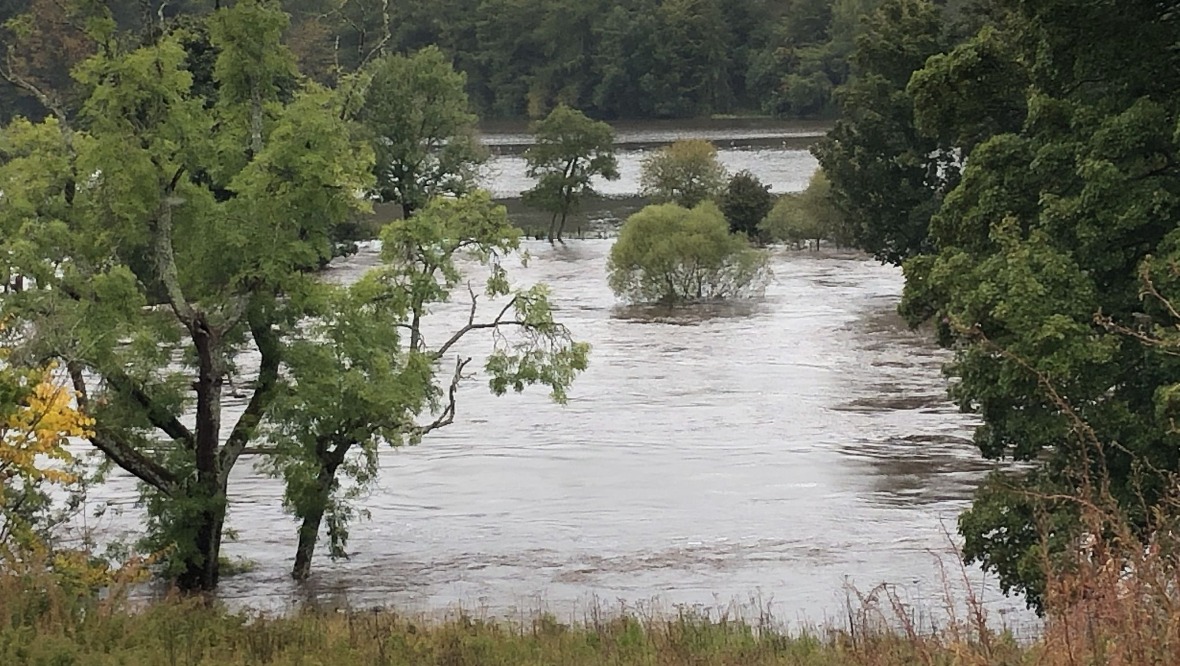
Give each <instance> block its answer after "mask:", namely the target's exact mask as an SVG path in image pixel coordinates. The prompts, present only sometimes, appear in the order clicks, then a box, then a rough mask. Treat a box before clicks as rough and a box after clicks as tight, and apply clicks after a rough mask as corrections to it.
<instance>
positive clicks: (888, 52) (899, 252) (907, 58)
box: [812, 0, 959, 265]
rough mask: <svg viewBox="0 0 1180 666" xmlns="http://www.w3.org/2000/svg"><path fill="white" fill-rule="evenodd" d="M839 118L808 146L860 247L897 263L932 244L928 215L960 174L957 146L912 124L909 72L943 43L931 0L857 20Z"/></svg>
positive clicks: (897, 0) (904, 0)
mask: <svg viewBox="0 0 1180 666" xmlns="http://www.w3.org/2000/svg"><path fill="white" fill-rule="evenodd" d="M856 44H857V46H856V51H855V52H854V53H853V55H852V64H853V78H852V80H851V81H850V82H849V83H848V84H847V85H846V86H844V87H843V88H842V89H841V90H840V91H839V98H840V103H841V108H842V111H843V114H842V117H841V119H840V120H839V121H838V122H837V123H836V125H835V127H833V128H832V130H831V131H830V132H829V133H828V135H827V136H826V137H825V138H824V139H823V140H822V141H820V142H819V143H818V144H816V146H815V147H814V148H813V149H812V152H813V153H815V156H816V157H817V158H818V159H819V162H820V165H821V166H822V167H823V170H824V172H825V173H826V174H827V177H828V178H829V179H830V181H831V184H832V192H833V196H834V197H835V200H836V203H837V205H838V206H839V207H840V208H841V209H842V210H843V211H844V213H845V214H846V215H847V218H848V221H849V224H850V228H851V230H852V236H853V239H854V241H855V243H856V245H857V246H858V247H860V248H861V249H863V250H865V251H867V252H870V253H872V254H873V256H875V257H877V258H878V259H880V260H881V261H886V262H889V263H892V264H898V265H900V264H901V262H903V261H904V260H905V259H907V258H909V257H912V256H914V255H917V254H921V253H925V252H929V251H930V250H931V249H933V245H932V242H931V240H930V238H929V233H928V229H929V225H930V216H931V215H933V214H934V212H935V211H936V210H937V209H938V206H939V203H940V201H941V199H942V196H943V195H944V194H945V192H946V191H947V190H948V189H949V188H950V187H953V185H954V184H955V182H956V180H957V177H958V170H959V161H958V156H959V154H958V153H957V152H956V151H954V150H952V149H951V148H949V147H947V146H945V145H944V144H942V143H940V142H939V141H938V139H937V137H931V136H929V135H927V134H923V133H922V132H920V131H919V130H918V128H917V127H916V125H915V122H914V110H913V107H914V103H913V99H912V98H911V96H910V95H909V94H908V93H907V91H906V86H907V85H908V84H909V81H910V75H911V74H912V73H913V72H914V71H915V70H917V69H920V68H921V67H922V66H923V65H924V64H925V62H926V59H927V58H929V57H930V56H932V55H934V54H937V53H939V52H941V51H942V50H943V48H944V47H945V44H946V39H945V31H944V26H943V22H942V19H941V16H940V11H939V8H938V6H937V5H936V4H935V3H934V2H932V1H931V0H886V1H885V2H884V3H882V4H881V6H880V7H879V8H878V9H877V10H876V12H875V13H873V14H872V15H871V16H870V17H869V18H868V19H867V20H866V22H865V24H864V25H863V26H862V29H861V33H860V35H859V36H858V37H857V41H856Z"/></svg>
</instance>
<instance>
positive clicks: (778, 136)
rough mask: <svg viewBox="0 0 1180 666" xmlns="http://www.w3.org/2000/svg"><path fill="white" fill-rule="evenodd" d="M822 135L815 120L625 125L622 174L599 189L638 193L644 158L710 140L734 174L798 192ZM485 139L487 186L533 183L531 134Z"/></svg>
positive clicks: (619, 150) (516, 190) (515, 190)
mask: <svg viewBox="0 0 1180 666" xmlns="http://www.w3.org/2000/svg"><path fill="white" fill-rule="evenodd" d="M822 135H823V131H822V128H821V127H820V126H817V125H811V124H807V125H798V124H795V125H781V124H774V125H765V124H755V125H753V126H733V125H732V124H726V125H722V126H717V125H715V124H705V125H691V124H687V125H686V124H685V123H675V124H671V123H669V124H660V123H644V124H640V125H622V126H619V127H616V128H615V147H616V157H617V158H618V161H619V175H620V177H619V179H618V180H613V181H608V180H604V179H602V178H595V179H594V189H595V191H597V192H598V193H599V194H602V195H605V196H608V197H623V196H634V195H637V194H639V174H640V169H641V165H642V162H643V159H644V158H645V157H647V156H648V155H649V154H650V153H651V152H652V151H654V150H657V149H658V148H660V147H661V146H664V145H667V144H669V143H672V142H673V141H677V140H681V139H707V140H709V141H712V142H713V144H714V145H715V146H716V147H717V157H718V159H719V160H720V162H721V163H722V164H723V165H724V166H725V168H726V169H727V170H728V171H729V172H730V173H737V172H738V171H743V170H748V171H750V172H751V173H753V174H754V175H755V176H757V177H758V178H759V179H760V180H761V181H762V182H764V183H766V184H768V185H770V186H771V191H772V192H774V193H776V194H782V193H784V192H798V191H800V190H803V189H804V188H806V187H807V181H808V179H809V178H810V177H811V174H812V173H814V172H815V170H816V168H817V166H818V163H817V162H816V160H815V158H814V157H812V156H811V153H809V152H808V151H807V148H808V146H809V145H810V144H811V143H812V142H814V141H815V139H816V138H818V137H820V136H822ZM482 140H483V143H484V144H485V145H487V146H488V147H489V149H490V150H491V151H492V159H491V160H489V162H488V164H487V165H486V167H485V169H484V176H483V186H484V187H486V188H487V189H489V190H491V192H492V194H493V195H494V196H496V197H498V198H513V197H518V196H520V194H521V192H523V191H525V190H527V189H529V188H531V187H532V186H533V184H534V181H533V180H532V179H530V178H528V177H527V176H526V175H525V166H526V165H525V160H524V157H523V155H522V152H523V150H524V148H525V147H527V146H528V144H529V142H530V141H531V137H530V135H529V134H527V133H526V132H522V131H516V132H495V133H485V134H484V135H483V136H482Z"/></svg>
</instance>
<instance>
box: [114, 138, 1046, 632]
mask: <svg viewBox="0 0 1180 666" xmlns="http://www.w3.org/2000/svg"><path fill="white" fill-rule="evenodd" d="M657 129H658V128H657ZM657 129H652V128H651V127H650V126H647V127H646V128H640V129H635V130H620V140H621V143H622V146H621V148H622V150H621V153H620V160H621V162H622V170H623V173H624V177H623V179H622V180H620V181H619V182H618V183H615V184H610V185H608V186H605V187H611V188H617V192H618V193H621V194H624V195H625V194H633V193H634V192H636V191H638V187H637V178H638V176H637V173H638V165H639V161H640V160H641V159H642V156H643V155H644V154H645V152H644V151H646V150H650V149H651V146H654V145H658V144H659V143H660V142H661V141H667V140H669V139H670V138H674V136H673V134H670V133H669V132H671V130H668V129H666V128H665V129H658V131H657ZM677 131H678V132H679V133H680V134H679V135H678V136H684V135H687V136H708V137H710V138H712V139H713V140H714V141H715V142H717V143H718V145H719V146H721V158H722V160H723V161H725V162H726V164H727V165H728V166H729V167H730V169H732V170H737V169H741V168H750V169H751V170H753V171H754V172H755V173H756V174H758V175H759V176H760V177H761V178H763V180H764V181H766V182H767V183H768V184H770V185H771V186H772V188H773V190H774V191H776V192H785V191H791V190H799V189H802V188H803V187H804V186H805V184H806V182H807V180H808V178H810V176H811V174H812V173H813V171H814V169H815V161H814V159H813V158H811V156H810V155H809V154H808V153H807V152H806V150H805V146H806V142H808V141H811V140H814V135H815V132H814V131H811V134H810V136H811V138H810V139H807V138H806V137H804V138H803V139H800V138H799V137H798V136H796V135H799V134H805V135H806V134H807V131H804V130H798V129H797V128H794V129H792V128H785V129H783V128H780V129H779V130H767V129H766V128H753V129H751V128H749V127H744V126H743V127H738V128H735V129H733V130H731V131H730V132H729V133H728V134H724V133H722V134H719V133H718V131H717V128H715V127H713V128H705V129H700V128H691V127H690V128H680V129H679V130H677ZM628 132H629V133H628ZM521 136H523V135H519V134H511V133H501V134H499V135H496V136H491V137H489V138H488V139H487V140H488V141H489V143H491V144H492V145H493V146H499V147H500V149H499V152H498V153H497V156H496V157H495V159H494V160H493V162H492V167H494V168H497V169H499V171H498V173H499V175H496V176H494V177H493V178H492V180H491V181H490V186H491V187H492V188H493V189H496V190H497V191H498V192H499V193H500V194H503V195H511V194H512V193H518V192H519V191H520V189H523V188H524V187H527V179H524V178H523V164H522V163H521V164H517V163H516V162H515V161H514V160H519V159H520V158H519V151H518V150H514V149H512V146H518V147H519V144H518V139H520V137H521ZM798 141H803V144H802V146H800V145H798V144H797V143H794V144H793V143H792V142H798ZM605 187H604V189H605ZM608 191H616V190H608ZM631 203H632V204H633V203H634V202H631ZM612 205H617V204H612V203H611V200H607V201H606V203H605V204H604V206H606V207H607V208H609V207H610V206H612ZM611 242H612V241H610V240H585V241H571V242H570V243H569V244H567V245H565V246H557V247H552V246H550V245H548V244H546V243H539V242H530V243H528V244H527V251H528V252H529V254H530V255H532V260H531V261H530V263H529V265H528V268H525V269H516V271H515V273H513V276H514V279H515V280H516V281H518V282H520V283H521V284H529V283H532V282H536V281H543V282H547V283H549V284H550V285H551V286H552V288H553V291H554V295H555V298H556V301H557V303H558V304H559V306H560V310H561V311H560V318H561V320H562V321H564V322H565V323H567V324H568V325H569V326H570V328H571V329H572V330H573V332H574V334H575V335H576V336H577V337H578V338H579V339H582V340H586V341H588V342H590V343H591V344H592V345H593V352H592V361H591V368H590V370H589V371H587V372H586V373H585V374H584V375H583V376H582V377H580V378H579V379H578V380H577V382H576V384H575V386H574V388H573V391H572V393H571V400H570V403H569V404H568V405H567V406H564V407H561V406H557V405H554V404H552V403H550V402H549V401H548V400H547V398H546V396H545V395H544V394H543V392H541V391H537V392H532V393H528V394H525V395H514V396H507V397H504V398H494V397H492V396H491V395H490V394H489V393H488V392H487V390H486V388H485V387H484V385H483V383H482V382H481V381H478V380H473V381H472V382H470V383H469V384H468V385H467V386H466V387H465V389H464V390H463V392H462V393H461V395H460V409H459V416H458V418H457V421H456V423H455V424H454V425H453V426H451V427H449V428H446V429H445V430H443V431H440V432H438V433H434V434H432V435H431V436H430V437H429V438H428V439H427V440H426V441H425V442H423V444H422V445H421V446H419V447H416V448H410V449H399V450H393V449H390V450H387V451H384V452H383V454H382V460H381V466H382V472H381V477H380V481H379V483H378V487H377V489H376V490H375V491H374V492H373V493H372V494H371V495H370V496H368V497H367V498H365V499H364V501H363V502H362V505H363V509H364V510H365V511H366V512H368V514H369V517H370V519H369V520H362V521H358V522H357V523H356V524H355V525H354V526H353V529H352V540H351V542H350V547H349V550H350V552H351V554H352V556H351V558H350V559H349V560H347V561H339V562H332V561H330V560H328V559H327V558H326V557H321V558H320V559H318V560H317V561H316V563H315V567H314V574H313V578H312V580H311V581H309V582H308V583H307V584H306V585H302V586H300V585H296V584H295V583H293V582H292V581H291V580H290V579H289V578H288V572H289V570H290V566H291V561H292V559H293V556H294V546H295V529H296V527H295V523H294V522H293V521H292V520H291V518H290V517H289V516H287V515H286V514H284V513H283V511H282V508H281V504H280V500H281V496H282V488H281V486H280V484H279V483H277V482H276V481H274V480H272V479H269V478H267V477H265V476H263V475H261V474H259V473H258V472H256V471H255V470H254V469H253V468H252V465H251V464H250V462H249V461H244V464H239V465H238V466H237V468H235V470H234V477H235V478H234V481H233V484H234V485H235V487H236V488H237V490H236V491H235V494H234V497H235V498H236V502H235V503H234V504H233V505H232V507H231V510H230V516H229V527H230V528H231V529H233V530H234V531H235V532H236V534H237V538H236V540H234V541H231V542H228V543H227V544H226V545H225V548H224V552H225V554H226V555H228V556H229V557H231V558H242V559H244V560H248V561H250V562H252V563H253V568H252V570H251V571H249V572H247V573H244V574H241V575H238V576H233V577H229V578H226V579H225V580H224V581H223V585H222V589H221V591H220V594H221V595H222V597H223V598H225V599H226V600H228V601H230V602H231V603H232V604H234V605H242V606H250V607H255V608H263V609H284V608H289V607H291V606H292V605H294V604H298V603H301V602H304V601H309V600H310V601H314V602H316V603H322V604H329V605H335V604H338V605H347V606H352V607H366V606H372V605H383V606H384V605H388V606H393V607H396V608H398V609H401V610H405V611H409V612H414V611H421V612H437V611H444V610H447V609H453V608H455V607H456V606H463V607H465V608H468V609H487V610H489V611H491V612H496V613H502V612H512V611H513V609H522V610H529V611H533V610H538V609H549V610H552V611H554V612H556V613H558V614H569V615H573V616H576V615H577V614H578V613H581V612H585V611H586V610H587V609H588V608H590V607H591V606H594V605H602V606H607V607H608V608H609V607H616V608H617V607H618V604H619V603H620V602H622V603H627V604H636V603H651V602H653V601H654V602H655V603H657V604H660V605H663V606H665V607H667V606H670V605H673V604H692V605H701V606H706V607H718V606H727V605H729V604H731V603H736V604H738V605H741V606H744V607H746V608H747V609H749V608H750V607H759V608H769V609H770V610H772V611H773V612H774V613H775V615H776V616H777V617H779V618H781V619H786V620H796V619H800V618H807V619H810V620H815V621H822V620H823V619H825V618H831V617H840V616H841V614H842V612H843V606H844V603H845V598H846V595H848V594H853V593H852V592H850V590H852V589H853V588H855V589H857V590H861V591H867V590H870V589H872V588H873V587H874V586H876V585H878V584H881V583H887V584H891V585H896V586H897V590H898V591H899V593H900V594H901V595H902V597H903V598H905V599H907V600H909V601H911V602H912V603H913V604H914V606H915V607H916V608H918V609H919V610H918V612H919V613H932V614H935V615H937V614H938V612H939V611H938V609H939V608H941V607H942V605H943V590H944V588H945V587H947V586H948V585H949V587H950V588H951V589H952V590H954V591H955V593H956V594H958V595H960V599H961V595H962V593H963V590H964V586H965V582H964V581H963V579H962V577H961V576H960V575H959V573H958V570H957V564H956V562H955V560H954V557H953V551H954V548H953V545H952V543H951V540H950V537H948V536H947V535H948V533H949V534H953V533H954V530H955V520H956V517H957V515H958V513H959V512H960V511H961V510H962V509H963V508H964V507H965V506H966V503H967V502H968V500H969V497H970V495H971V492H972V490H973V488H974V487H975V485H976V484H977V483H978V481H979V479H980V478H981V476H982V475H983V474H984V473H985V472H986V470H987V465H986V464H985V463H984V462H983V461H981V460H980V458H979V455H978V452H977V451H976V450H975V449H974V447H973V446H972V445H971V443H970V437H971V432H972V427H973V422H972V421H971V420H970V419H969V418H968V417H966V416H964V415H963V414H960V413H958V412H957V410H956V409H955V408H954V407H953V406H952V405H951V404H949V403H948V401H947V400H946V381H945V379H944V378H943V377H942V375H941V373H940V367H941V364H942V363H943V362H945V360H946V355H945V353H944V352H942V351H940V350H938V349H937V348H936V347H935V345H934V344H933V342H932V341H931V340H930V339H928V337H926V336H924V335H922V334H919V333H915V332H912V331H910V330H908V329H907V328H906V327H905V325H904V324H903V322H901V321H900V319H899V318H898V317H897V316H896V314H895V313H894V311H895V307H896V303H897V300H898V298H899V295H900V292H901V286H902V277H901V274H900V272H899V271H898V270H896V269H894V268H892V267H887V266H882V265H880V264H878V263H877V262H874V261H872V260H870V259H866V258H864V257H860V256H853V255H822V256H821V255H819V254H814V253H807V252H802V253H791V252H777V253H776V254H775V256H774V259H773V262H772V264H773V270H774V275H775V278H774V280H773V282H772V284H771V285H770V287H769V289H768V291H767V294H766V297H765V298H764V299H763V300H761V301H759V302H757V303H753V304H748V305H745V306H738V307H732V308H724V309H711V310H704V311H702V310H699V309H696V310H689V311H661V310H652V309H642V308H638V309H636V308H625V307H621V306H620V305H619V304H618V303H617V302H616V300H615V298H614V296H613V295H612V294H611V293H610V291H609V289H608V288H607V284H606V275H605V263H606V256H607V253H608V251H609V248H610V244H611ZM376 261H377V253H376V251H375V249H374V248H371V247H370V248H367V249H364V250H362V252H361V253H359V254H357V255H355V256H353V257H350V258H348V259H347V260H343V261H339V262H337V263H336V264H334V265H333V267H332V268H331V269H330V271H329V272H328V279H333V280H340V281H350V280H353V279H356V278H357V277H358V276H359V275H361V274H362V272H363V271H364V270H365V269H366V268H368V267H369V266H372V265H374V264H375V262H376ZM488 307H492V306H491V305H490V304H488ZM465 315H466V304H465V303H464V302H458V303H454V304H451V305H449V306H447V308H444V309H443V310H442V311H440V312H439V313H438V318H439V320H441V321H442V322H443V324H441V326H444V327H445V326H447V325H448V324H447V323H446V322H448V321H449V322H450V324H453V323H454V322H455V321H458V320H459V318H462V317H464V316H465ZM466 351H467V352H468V353H470V354H471V355H473V356H476V357H478V356H479V354H480V353H481V352H482V351H484V349H481V348H480V347H479V345H476V346H475V347H473V348H471V349H469V350H466ZM245 365H246V366H248V365H249V362H248V361H247V363H245ZM241 402H242V401H239V402H237V403H235V402H233V401H232V400H230V401H227V403H226V405H225V410H226V423H227V427H228V424H231V423H232V422H233V421H234V420H235V419H236V414H234V412H235V411H237V410H240V409H242V408H243V407H244V405H243V404H241ZM135 497H136V491H135V487H134V484H133V483H132V482H131V481H130V479H128V478H127V477H120V476H118V475H115V477H114V479H113V480H112V482H111V483H109V484H107V485H105V486H103V487H101V488H99V489H98V491H97V494H96V496H95V497H94V499H95V501H99V502H103V501H105V502H109V503H110V504H111V505H112V506H113V507H114V508H117V509H119V508H121V509H123V511H122V513H119V512H111V513H108V514H107V516H106V517H104V518H103V519H102V520H101V521H99V524H98V527H100V529H101V531H102V532H103V533H105V534H107V535H108V536H115V535H119V534H123V535H126V536H134V535H136V534H137V533H138V531H139V530H141V529H142V527H141V525H142V523H141V514H140V513H139V512H138V510H136V509H135V508H134V507H133V504H134V501H135ZM325 551H326V548H321V550H320V553H321V554H323V553H324V552H325ZM940 559H942V560H943V561H945V562H946V563H947V564H948V565H950V566H951V569H950V580H949V582H948V581H944V580H943V577H942V576H941V574H940V569H939V566H938V562H939V560H940ZM967 577H968V578H969V579H970V583H971V585H972V586H973V587H974V588H975V589H976V591H977V592H978V591H980V590H982V594H983V597H984V599H985V600H986V601H987V602H988V604H989V605H990V606H992V607H993V608H995V609H997V610H1002V611H1004V612H1007V611H1009V610H1012V609H1013V608H1015V607H1017V606H1021V605H1022V604H1021V603H1020V602H1018V601H1012V600H1004V599H1003V598H1002V597H1001V596H1000V595H999V594H998V592H997V590H996V587H995V585H994V583H992V582H990V581H988V580H987V579H985V577H984V576H983V575H982V573H981V572H980V571H978V570H977V569H971V570H969V571H968V572H967ZM1013 617H1024V616H1023V614H1017V615H1016V616H1013Z"/></svg>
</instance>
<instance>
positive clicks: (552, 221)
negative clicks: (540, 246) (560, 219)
mask: <svg viewBox="0 0 1180 666" xmlns="http://www.w3.org/2000/svg"><path fill="white" fill-rule="evenodd" d="M556 228H557V213H554V214H553V217H550V218H549V233H548V235H547V236H546V238H548V239H549V242H550V243H553V230H554V229H556Z"/></svg>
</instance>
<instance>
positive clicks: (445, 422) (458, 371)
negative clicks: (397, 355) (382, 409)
mask: <svg viewBox="0 0 1180 666" xmlns="http://www.w3.org/2000/svg"><path fill="white" fill-rule="evenodd" d="M470 362H471V357H468V358H457V359H455V374H454V375H452V376H451V385H450V387H448V389H447V405H446V407H444V408H443V411H442V413H441V414H439V416H438V418H437V419H435V420H434V421H433V422H432V423H430V424H428V425H425V426H416V427H414V428H413V429H412V430H411V431H410V434H411V435H412V436H414V437H423V436H425V435H427V434H429V433H431V432H433V431H435V430H438V429H439V428H445V427H446V426H449V425H451V424H452V423H454V422H455V394H456V393H457V392H458V390H459V382H461V381H462V380H463V369H464V368H466V367H467V364H468V363H470Z"/></svg>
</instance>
